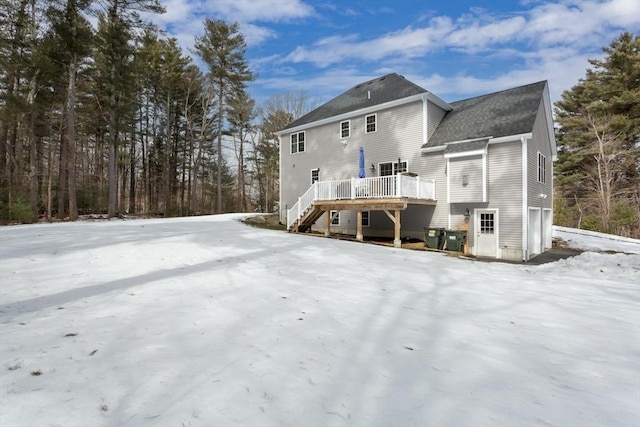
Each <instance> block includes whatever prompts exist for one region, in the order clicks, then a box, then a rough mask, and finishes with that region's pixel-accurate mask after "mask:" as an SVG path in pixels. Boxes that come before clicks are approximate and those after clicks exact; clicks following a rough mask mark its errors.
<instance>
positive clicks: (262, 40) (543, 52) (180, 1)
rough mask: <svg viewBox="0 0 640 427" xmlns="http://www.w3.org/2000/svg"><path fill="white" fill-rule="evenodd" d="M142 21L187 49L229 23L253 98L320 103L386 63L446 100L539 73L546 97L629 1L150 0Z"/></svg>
mask: <svg viewBox="0 0 640 427" xmlns="http://www.w3.org/2000/svg"><path fill="white" fill-rule="evenodd" d="M160 1H161V3H163V4H164V6H165V7H166V10H167V12H166V13H165V14H163V15H156V16H154V17H152V18H151V19H152V20H153V21H154V22H155V23H156V24H158V25H159V26H160V27H161V28H163V29H165V30H166V31H167V35H169V36H171V37H175V38H177V40H178V42H179V44H180V45H181V46H182V47H183V48H184V49H185V52H189V50H188V49H190V48H191V47H192V46H193V41H194V37H195V36H201V35H202V31H203V25H202V22H203V20H204V19H205V18H210V19H214V20H216V19H221V20H225V21H228V22H238V23H239V24H240V31H241V32H242V33H243V34H244V35H245V38H246V42H247V52H246V57H247V59H248V60H249V65H250V67H251V69H252V70H253V71H254V72H256V73H257V74H258V78H257V80H256V81H255V82H253V83H252V84H251V85H250V93H251V95H252V96H253V97H254V98H255V99H256V100H257V101H258V103H259V104H260V103H261V102H262V101H263V100H264V99H265V98H267V97H269V96H271V95H275V94H283V93H291V92H299V91H304V92H306V93H307V94H308V95H309V97H310V98H311V99H312V100H313V101H315V103H316V104H317V103H320V102H326V101H328V100H330V99H331V98H333V97H334V96H337V95H339V94H340V93H342V92H344V91H346V90H347V89H349V88H351V87H352V86H354V85H356V84H358V83H362V82H364V81H368V80H370V79H372V78H375V77H379V76H382V75H385V74H389V73H392V72H395V73H398V74H401V75H403V76H405V77H406V78H408V79H409V80H411V81H413V82H414V83H416V84H418V85H420V86H422V87H423V88H424V89H426V90H428V91H430V92H432V93H434V94H435V95H437V96H439V97H440V98H442V99H444V100H445V101H449V102H452V101H456V100H460V99H465V98H468V97H472V96H476V95H480V94H485V93H490V92H494V91H499V90H503V89H508V88H512V87H516V86H519V85H524V84H528V83H533V82H537V81H540V80H548V81H549V84H550V93H551V98H552V101H556V100H558V99H559V98H560V95H561V93H562V92H563V91H564V90H567V89H570V88H571V87H572V86H573V85H575V84H576V83H578V80H579V79H580V78H582V77H584V75H585V70H586V69H587V68H588V67H589V63H588V59H594V58H601V57H602V48H603V47H605V46H608V45H609V44H610V43H611V41H613V40H614V39H615V38H616V37H618V36H619V35H620V34H621V33H622V32H624V31H629V32H632V33H634V34H636V35H637V34H638V33H640V1H638V0H521V1H516V0H502V1H493V0H492V1H486V0H485V1H482V0H476V1H468V0H455V1H452V0H447V1H442V0H433V1H426V0H424V1H421V0H394V1H379V0H351V1H339V0H160Z"/></svg>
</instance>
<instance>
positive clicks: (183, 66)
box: [0, 0, 640, 238]
mask: <svg viewBox="0 0 640 427" xmlns="http://www.w3.org/2000/svg"><path fill="white" fill-rule="evenodd" d="M163 12H164V11H163V8H162V6H161V4H160V3H159V2H158V0H100V1H91V0H64V1H49V0H0V223H5V224H6V223H31V222H36V221H47V220H48V221H52V220H56V219H57V220H72V221H73V220H76V219H78V218H79V216H80V215H84V214H101V215H106V216H107V217H109V218H111V217H115V216H120V215H124V214H127V215H137V214H140V215H158V216H186V215H202V214H212V213H223V212H250V211H257V212H275V211H277V209H278V178H279V177H278V170H279V167H278V141H277V137H276V135H275V132H276V131H277V130H279V129H281V128H283V127H284V126H286V125H287V124H288V123H290V122H291V121H292V120H295V119H296V118H298V117H300V116H301V115H302V114H304V113H305V112H307V111H309V109H311V108H313V107H314V105H312V103H311V101H310V100H309V99H308V98H307V96H306V94H305V93H284V94H281V95H277V96H273V97H271V98H269V99H267V100H265V101H264V102H263V103H262V105H256V102H255V100H254V99H253V98H252V97H251V94H250V93H249V91H248V87H249V84H250V83H251V82H252V81H255V80H256V79H258V78H259V76H258V75H257V74H256V73H254V72H253V71H252V70H251V69H250V67H249V63H248V60H247V58H246V50H247V45H246V42H245V39H244V36H243V34H242V33H241V32H240V30H239V25H238V24H237V23H233V22H226V21H222V20H212V19H205V20H204V22H202V25H203V32H202V34H203V35H202V36H201V37H197V38H196V40H195V43H194V48H193V50H192V51H191V52H189V53H185V52H184V51H183V50H182V48H181V47H180V46H179V45H178V42H177V40H176V39H175V38H171V37H167V36H166V35H165V34H164V33H163V32H162V31H160V30H159V29H158V28H156V27H155V26H154V25H153V24H152V21H153V16H154V14H159V13H163ZM143 17H151V22H146V21H145V19H143ZM554 113H555V114H554V116H555V119H556V130H557V135H556V137H557V143H558V160H557V161H556V163H555V165H554V170H555V177H554V183H555V195H554V196H555V198H554V206H555V211H554V223H555V224H558V225H564V226H569V227H577V228H585V229H590V230H596V231H604V232H609V233H615V234H620V235H625V236H631V237H636V238H638V237H640V38H639V37H638V36H636V35H633V34H630V33H623V34H621V35H620V36H619V37H618V38H616V39H615V40H613V41H612V42H611V44H610V45H609V46H606V47H604V56H603V59H593V60H591V61H590V67H589V69H587V70H586V72H585V77H584V78H582V79H580V80H579V81H578V82H577V83H576V85H575V86H573V87H572V88H567V89H566V90H565V91H564V92H563V94H562V97H561V99H560V100H558V101H557V102H556V104H555V112H554Z"/></svg>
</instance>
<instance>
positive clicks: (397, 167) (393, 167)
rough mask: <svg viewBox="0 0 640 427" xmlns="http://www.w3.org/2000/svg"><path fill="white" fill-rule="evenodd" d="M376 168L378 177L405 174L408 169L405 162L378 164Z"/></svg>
mask: <svg viewBox="0 0 640 427" xmlns="http://www.w3.org/2000/svg"><path fill="white" fill-rule="evenodd" d="M378 166H379V167H378V170H379V171H380V176H389V175H397V174H399V173H402V172H406V171H407V170H408V167H409V166H408V164H407V162H406V161H400V162H395V163H394V162H387V163H380V164H379V165H378Z"/></svg>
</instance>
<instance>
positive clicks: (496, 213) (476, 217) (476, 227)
mask: <svg viewBox="0 0 640 427" xmlns="http://www.w3.org/2000/svg"><path fill="white" fill-rule="evenodd" d="M483 213H492V214H493V228H494V231H495V232H494V234H495V236H496V246H495V248H494V252H495V257H496V258H498V259H499V258H501V257H502V256H501V255H502V254H501V253H500V209H497V208H495V209H490V208H482V209H474V210H473V231H474V236H473V237H474V239H473V240H474V241H473V243H474V244H473V251H472V253H473V255H475V256H478V246H479V245H478V236H479V235H480V214H483Z"/></svg>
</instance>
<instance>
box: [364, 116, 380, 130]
mask: <svg viewBox="0 0 640 427" xmlns="http://www.w3.org/2000/svg"><path fill="white" fill-rule="evenodd" d="M376 120H377V117H376V115H375V114H370V115H368V116H365V118H364V123H365V131H364V132H365V133H372V132H375V131H376Z"/></svg>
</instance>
